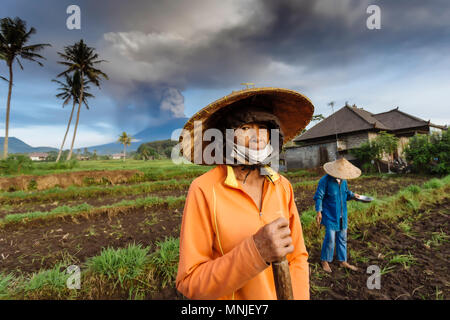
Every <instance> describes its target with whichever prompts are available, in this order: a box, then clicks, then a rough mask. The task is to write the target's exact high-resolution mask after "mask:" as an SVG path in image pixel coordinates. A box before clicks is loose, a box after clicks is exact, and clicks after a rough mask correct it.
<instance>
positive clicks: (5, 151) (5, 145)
mask: <svg viewBox="0 0 450 320" xmlns="http://www.w3.org/2000/svg"><path fill="white" fill-rule="evenodd" d="M8 67H9V86H8V100H7V101H6V120H5V140H4V141H3V159H6V158H7V157H8V134H9V113H10V110H11V93H12V84H13V71H12V62H11V63H8Z"/></svg>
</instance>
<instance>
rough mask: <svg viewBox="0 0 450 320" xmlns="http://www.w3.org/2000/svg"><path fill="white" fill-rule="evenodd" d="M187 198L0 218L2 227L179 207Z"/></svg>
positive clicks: (151, 199) (149, 199) (65, 208)
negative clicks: (159, 207)
mask: <svg viewBox="0 0 450 320" xmlns="http://www.w3.org/2000/svg"><path fill="white" fill-rule="evenodd" d="M185 200H186V197H185V196H179V197H172V196H169V197H164V198H162V197H152V196H150V197H145V198H138V199H134V200H122V201H120V202H117V203H114V204H110V205H104V206H101V207H94V206H91V205H89V204H86V203H84V204H80V205H77V206H60V207H56V208H54V209H53V210H51V211H33V212H27V213H17V214H8V215H6V216H5V217H4V218H3V219H0V227H4V226H5V225H9V224H11V223H27V222H30V221H32V220H36V219H50V218H55V217H64V216H71V217H75V216H77V215H83V216H85V217H88V216H92V215H96V214H114V213H117V212H123V211H128V210H131V209H137V208H151V207H156V206H161V205H166V206H168V208H170V209H172V208H179V207H180V206H183V204H184V202H185Z"/></svg>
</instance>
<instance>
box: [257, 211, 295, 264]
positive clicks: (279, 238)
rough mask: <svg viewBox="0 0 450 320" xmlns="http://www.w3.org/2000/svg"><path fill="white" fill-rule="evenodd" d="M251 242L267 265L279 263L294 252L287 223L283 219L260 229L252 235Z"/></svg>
mask: <svg viewBox="0 0 450 320" xmlns="http://www.w3.org/2000/svg"><path fill="white" fill-rule="evenodd" d="M253 241H254V242H255V245H256V248H257V249H258V251H259V253H260V254H261V257H262V258H263V259H264V261H266V262H269V263H270V262H274V261H280V260H282V259H283V258H284V257H285V256H286V255H287V254H289V253H291V252H293V251H294V246H293V245H292V238H291V229H289V221H288V220H287V219H286V218H283V217H280V218H278V219H277V220H275V221H273V222H271V223H268V224H266V225H265V226H264V227H261V228H260V229H259V230H258V232H257V233H255V234H254V235H253Z"/></svg>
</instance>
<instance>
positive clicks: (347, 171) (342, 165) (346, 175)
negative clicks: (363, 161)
mask: <svg viewBox="0 0 450 320" xmlns="http://www.w3.org/2000/svg"><path fill="white" fill-rule="evenodd" d="M323 169H324V170H325V172H326V173H328V174H329V175H330V176H333V177H335V178H338V179H346V180H348V179H355V178H358V177H359V176H360V175H361V170H360V169H359V168H357V167H355V166H354V165H353V164H351V163H350V161H348V160H347V159H345V158H341V159H338V160H335V161H331V162H327V163H325V164H324V165H323Z"/></svg>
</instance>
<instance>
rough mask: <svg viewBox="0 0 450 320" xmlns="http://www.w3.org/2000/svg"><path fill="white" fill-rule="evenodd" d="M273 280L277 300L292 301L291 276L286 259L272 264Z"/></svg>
mask: <svg viewBox="0 0 450 320" xmlns="http://www.w3.org/2000/svg"><path fill="white" fill-rule="evenodd" d="M272 271H273V278H274V281H275V290H276V292H277V299H278V300H294V294H293V293H292V283H291V274H290V273H289V263H288V261H287V259H286V258H284V259H283V260H281V261H277V262H272Z"/></svg>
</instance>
